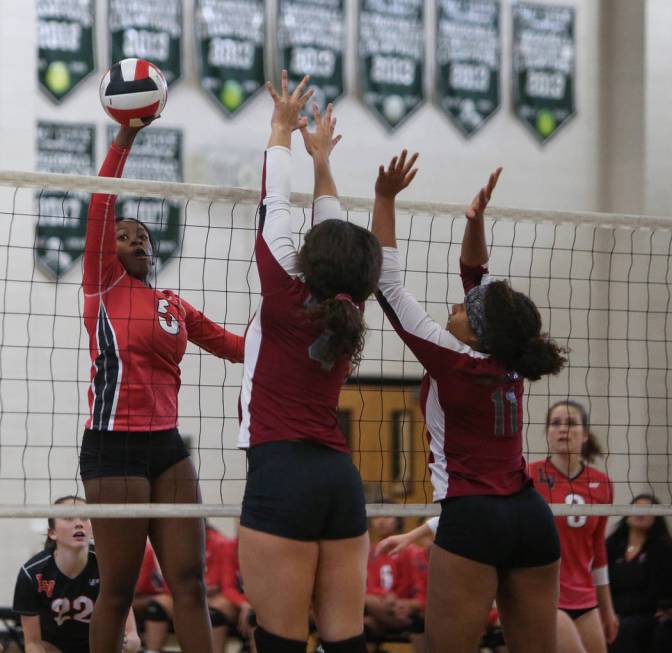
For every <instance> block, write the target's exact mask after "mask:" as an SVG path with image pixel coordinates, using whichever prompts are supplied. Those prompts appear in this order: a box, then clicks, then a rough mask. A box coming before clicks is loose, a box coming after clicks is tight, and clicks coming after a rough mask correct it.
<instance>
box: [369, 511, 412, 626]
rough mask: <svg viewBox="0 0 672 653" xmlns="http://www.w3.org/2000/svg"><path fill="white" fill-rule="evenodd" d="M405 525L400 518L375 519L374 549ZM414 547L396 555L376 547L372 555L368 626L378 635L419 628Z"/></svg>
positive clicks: (371, 529) (372, 539) (370, 529)
mask: <svg viewBox="0 0 672 653" xmlns="http://www.w3.org/2000/svg"><path fill="white" fill-rule="evenodd" d="M402 525H403V524H402V520H401V519H399V518H397V517H374V518H372V519H371V520H370V528H369V534H370V536H371V543H372V547H374V544H375V543H377V542H378V541H380V540H382V539H383V538H386V537H389V536H392V535H393V534H394V533H398V532H399V531H400V530H401V527H402ZM415 548H416V547H410V548H407V549H405V550H404V551H402V552H400V553H399V554H394V555H393V554H389V553H387V552H386V551H384V550H379V549H378V547H374V548H372V550H371V553H370V554H369V562H368V565H367V578H366V613H367V616H366V618H365V623H366V625H367V629H368V630H369V631H370V632H372V633H374V634H376V635H382V634H384V633H385V632H389V631H400V630H405V629H406V630H407V629H409V628H410V627H411V625H412V623H413V625H414V626H415V627H416V628H417V622H418V621H419V619H418V616H419V613H420V612H421V608H422V606H421V603H420V599H419V598H418V597H417V596H416V594H415V574H414V563H415Z"/></svg>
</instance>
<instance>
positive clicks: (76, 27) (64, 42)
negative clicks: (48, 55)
mask: <svg viewBox="0 0 672 653" xmlns="http://www.w3.org/2000/svg"><path fill="white" fill-rule="evenodd" d="M81 43H82V26H81V25H80V24H79V23H65V22H61V21H58V20H41V21H40V22H39V23H38V45H39V47H40V48H41V49H43V50H64V51H65V52H77V51H78V50H79V49H80V47H81Z"/></svg>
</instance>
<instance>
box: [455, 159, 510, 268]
mask: <svg viewBox="0 0 672 653" xmlns="http://www.w3.org/2000/svg"><path fill="white" fill-rule="evenodd" d="M501 174H502V168H497V169H496V170H495V171H494V172H493V173H492V174H491V175H490V178H489V179H488V183H487V184H486V185H485V186H483V188H481V190H480V191H478V193H477V195H476V197H474V199H473V200H472V201H471V204H470V205H469V208H468V209H467V213H466V217H467V224H466V226H465V228H464V238H463V239H462V250H461V252H460V260H461V261H462V263H464V264H465V265H468V266H470V267H477V266H479V265H485V264H486V263H487V262H488V258H489V257H488V247H487V244H486V242H485V224H484V220H483V218H484V215H485V209H486V207H487V206H488V202H489V201H490V197H491V196H492V191H493V190H495V186H496V185H497V181H498V180H499V176H500V175H501Z"/></svg>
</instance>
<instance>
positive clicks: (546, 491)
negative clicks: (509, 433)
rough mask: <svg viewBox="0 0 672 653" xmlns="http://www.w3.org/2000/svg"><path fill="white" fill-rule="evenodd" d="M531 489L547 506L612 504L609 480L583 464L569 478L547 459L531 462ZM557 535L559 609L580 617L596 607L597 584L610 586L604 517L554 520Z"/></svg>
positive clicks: (605, 521) (605, 520) (611, 489)
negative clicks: (538, 494) (559, 553)
mask: <svg viewBox="0 0 672 653" xmlns="http://www.w3.org/2000/svg"><path fill="white" fill-rule="evenodd" d="M529 471H530V476H531V477H532V480H533V481H534V486H535V487H536V488H537V490H538V491H539V492H540V493H541V495H542V496H543V497H544V499H546V501H548V503H566V504H570V505H572V504H596V503H597V504H600V503H612V501H613V488H612V484H611V479H610V478H609V477H608V476H607V475H606V474H604V473H603V472H601V471H599V470H597V469H595V468H594V467H590V466H588V465H582V467H581V471H580V472H579V473H578V474H577V475H576V476H575V477H574V478H568V477H567V476H565V474H563V473H562V472H561V471H560V470H559V469H558V468H557V467H555V466H554V465H553V463H552V462H551V461H550V459H547V460H539V461H537V462H534V463H531V464H530V467H529ZM555 525H556V526H557V529H558V534H559V536H560V550H561V558H560V600H559V602H558V607H559V608H560V609H562V610H565V611H566V612H568V614H570V616H572V615H576V616H580V613H585V612H587V611H588V610H592V609H593V608H595V607H597V593H596V591H595V586H596V585H608V584H609V565H608V560H607V548H606V540H605V532H606V528H607V517H588V516H585V515H581V516H578V515H577V516H573V515H572V516H569V517H556V519H555Z"/></svg>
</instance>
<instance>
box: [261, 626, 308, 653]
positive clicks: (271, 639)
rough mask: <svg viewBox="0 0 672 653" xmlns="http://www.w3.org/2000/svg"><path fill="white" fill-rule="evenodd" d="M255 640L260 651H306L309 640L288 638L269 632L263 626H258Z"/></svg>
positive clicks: (294, 652)
mask: <svg viewBox="0 0 672 653" xmlns="http://www.w3.org/2000/svg"><path fill="white" fill-rule="evenodd" d="M254 641H255V642H256V644H257V651H258V653H306V647H307V645H308V642H304V641H301V640H299V639H287V638H286V637H280V636H278V635H274V634H273V633H269V632H268V631H267V630H264V629H263V628H262V627H261V626H257V627H256V628H255V630H254Z"/></svg>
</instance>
